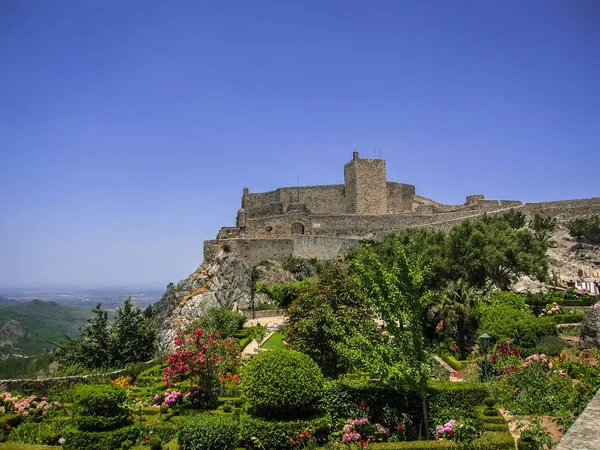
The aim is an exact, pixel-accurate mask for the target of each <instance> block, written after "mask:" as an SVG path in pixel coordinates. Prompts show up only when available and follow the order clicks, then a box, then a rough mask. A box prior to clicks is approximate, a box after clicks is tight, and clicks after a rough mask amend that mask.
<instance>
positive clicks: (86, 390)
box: [75, 384, 127, 416]
mask: <svg viewBox="0 0 600 450" xmlns="http://www.w3.org/2000/svg"><path fill="white" fill-rule="evenodd" d="M126 399H127V392H126V391H125V389H123V388H120V387H118V386H113V385H112V384H96V385H94V384H80V385H78V386H77V387H76V388H75V403H76V404H77V405H78V406H79V408H80V409H81V410H84V411H85V412H86V413H87V414H90V415H101V416H113V415H115V414H114V410H115V409H118V408H119V406H120V405H121V404H122V403H123V402H124V401H125V400H126Z"/></svg>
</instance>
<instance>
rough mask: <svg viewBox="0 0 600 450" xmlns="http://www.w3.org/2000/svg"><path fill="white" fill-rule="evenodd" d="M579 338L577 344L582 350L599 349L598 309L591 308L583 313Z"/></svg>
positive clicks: (599, 326) (599, 313) (599, 311)
mask: <svg viewBox="0 0 600 450" xmlns="http://www.w3.org/2000/svg"><path fill="white" fill-rule="evenodd" d="M580 336H581V337H580V339H579V344H580V345H581V347H582V348H590V349H591V348H595V349H600V308H591V309H588V310H587V311H586V312H585V316H584V317H583V322H582V323H581V334H580Z"/></svg>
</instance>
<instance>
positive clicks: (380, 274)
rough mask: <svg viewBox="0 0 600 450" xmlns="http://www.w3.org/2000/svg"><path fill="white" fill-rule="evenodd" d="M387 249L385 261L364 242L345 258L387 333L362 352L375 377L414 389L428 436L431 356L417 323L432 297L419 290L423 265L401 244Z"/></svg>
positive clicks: (424, 275) (424, 269) (425, 270)
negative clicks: (369, 350)
mask: <svg viewBox="0 0 600 450" xmlns="http://www.w3.org/2000/svg"><path fill="white" fill-rule="evenodd" d="M389 251H390V254H389V256H390V260H389V261H390V263H388V264H384V263H383V262H382V261H381V259H380V258H379V257H378V256H377V254H376V253H375V251H374V250H373V247H372V246H370V245H369V244H366V245H365V246H363V247H362V248H361V250H360V251H359V252H357V253H355V254H354V255H352V257H351V258H349V261H348V262H349V265H350V268H351V269H352V271H353V273H354V274H355V275H356V280H357V283H358V285H359V287H360V289H361V290H362V292H363V293H364V295H365V297H367V298H368V299H370V301H372V302H373V306H374V309H375V312H376V314H377V315H378V316H379V317H380V318H381V319H382V320H383V321H384V323H385V325H386V329H387V330H386V331H387V332H388V333H389V335H390V338H389V339H387V340H386V341H385V342H384V343H383V344H382V345H378V346H376V347H374V348H373V350H374V351H373V352H372V353H371V355H365V356H366V357H367V358H366V360H367V361H368V360H369V359H370V360H371V362H370V367H369V368H370V369H371V370H375V371H376V372H378V374H379V375H380V376H382V377H387V378H392V379H393V378H401V379H403V381H405V382H407V383H409V384H411V385H412V386H413V388H415V389H416V391H417V392H418V393H419V395H420V397H421V404H422V411H423V422H424V428H425V430H426V431H425V432H426V435H428V434H429V423H428V422H429V421H428V417H427V399H426V387H427V381H428V379H429V372H430V366H431V361H430V355H429V354H428V352H427V351H426V348H425V340H424V336H423V327H422V318H423V316H424V314H425V312H426V310H427V308H428V306H429V305H430V302H431V294H430V292H429V291H427V290H424V289H423V284H424V280H425V277H426V274H427V269H426V268H425V267H424V266H423V265H422V264H421V263H420V261H419V260H418V259H417V258H415V257H411V256H409V255H408V254H407V253H406V251H405V250H404V248H403V247H402V246H401V245H400V243H397V244H396V245H393V246H390V248H389ZM427 437H428V436H427Z"/></svg>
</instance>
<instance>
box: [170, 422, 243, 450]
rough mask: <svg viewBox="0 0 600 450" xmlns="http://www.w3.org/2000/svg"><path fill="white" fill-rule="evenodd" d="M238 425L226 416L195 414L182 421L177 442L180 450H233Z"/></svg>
mask: <svg viewBox="0 0 600 450" xmlns="http://www.w3.org/2000/svg"><path fill="white" fill-rule="evenodd" d="M238 432H239V424H238V423H237V421H235V420H233V419H232V418H230V417H228V416H223V415H217V414H197V415H193V416H191V417H189V418H187V419H186V420H184V421H183V423H182V424H181V426H180V428H179V435H178V442H179V448H180V449H181V450H233V449H234V448H236V447H237V442H238Z"/></svg>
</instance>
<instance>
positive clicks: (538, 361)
mask: <svg viewBox="0 0 600 450" xmlns="http://www.w3.org/2000/svg"><path fill="white" fill-rule="evenodd" d="M530 365H536V366H538V367H541V368H542V369H544V370H548V369H551V368H552V363H551V362H550V358H548V357H547V356H546V355H544V354H543V353H542V354H541V355H538V354H535V355H531V356H528V357H527V358H526V359H525V363H524V366H525V367H529V366H530Z"/></svg>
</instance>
